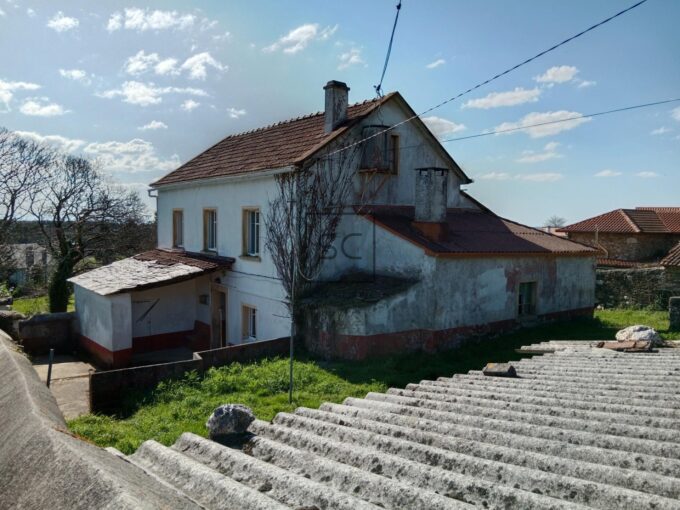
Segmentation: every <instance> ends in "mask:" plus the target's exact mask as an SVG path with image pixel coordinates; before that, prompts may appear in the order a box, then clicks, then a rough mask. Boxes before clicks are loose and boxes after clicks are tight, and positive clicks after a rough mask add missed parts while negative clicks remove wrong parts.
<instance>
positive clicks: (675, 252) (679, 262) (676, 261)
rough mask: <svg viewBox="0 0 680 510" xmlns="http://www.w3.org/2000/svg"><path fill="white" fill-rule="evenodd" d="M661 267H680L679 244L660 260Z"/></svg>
mask: <svg viewBox="0 0 680 510" xmlns="http://www.w3.org/2000/svg"><path fill="white" fill-rule="evenodd" d="M661 265H662V266H667V267H668V266H673V267H680V243H678V244H676V245H675V246H673V248H671V251H669V252H668V255H666V256H665V257H664V258H663V259H661Z"/></svg>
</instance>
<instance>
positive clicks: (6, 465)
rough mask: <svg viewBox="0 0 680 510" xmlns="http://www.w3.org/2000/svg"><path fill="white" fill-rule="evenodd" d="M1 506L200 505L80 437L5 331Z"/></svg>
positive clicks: (0, 364) (0, 380) (0, 337)
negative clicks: (71, 429) (68, 426)
mask: <svg viewBox="0 0 680 510" xmlns="http://www.w3.org/2000/svg"><path fill="white" fill-rule="evenodd" d="M0 388H1V390H0V409H2V412H0V473H2V476H0V506H1V507H3V508H31V509H43V508H44V509H50V510H51V509H54V508H83V509H85V508H87V509H93V508H95V509H96V508H126V509H127V508H129V509H135V508H149V509H151V508H198V507H197V505H196V504H195V503H193V502H192V501H191V500H190V499H188V498H187V497H186V496H184V495H183V494H181V493H179V492H177V491H175V490H173V489H172V488H170V487H168V486H166V485H163V484H161V483H160V482H159V481H158V480H156V479H155V478H153V477H151V476H149V475H147V474H146V473H145V472H144V471H142V470H141V469H139V468H137V467H135V466H133V465H131V464H129V463H128V462H125V460H123V459H121V458H119V457H116V456H114V455H111V454H110V453H109V452H107V451H105V450H103V449H101V448H99V447H97V446H94V445H92V444H90V443H86V442H85V441H82V440H80V439H77V438H76V437H74V436H72V435H71V434H70V433H69V431H68V429H67V427H66V423H65V422H64V418H63V416H62V415H61V413H60V412H59V409H58V408H57V404H56V402H55V400H54V398H53V397H52V394H51V393H50V391H49V390H48V389H47V388H46V387H45V386H44V385H43V384H42V383H41V382H40V380H39V379H38V375H37V373H36V372H35V371H34V370H33V367H31V364H30V363H29V361H28V359H26V357H25V356H23V355H22V354H21V353H20V352H18V350H17V348H16V345H15V344H14V343H13V342H12V341H11V339H10V338H9V337H8V336H7V334H5V333H4V332H3V331H0Z"/></svg>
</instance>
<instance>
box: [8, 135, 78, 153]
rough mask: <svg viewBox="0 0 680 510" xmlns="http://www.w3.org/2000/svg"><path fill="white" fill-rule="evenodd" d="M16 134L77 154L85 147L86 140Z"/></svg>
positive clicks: (58, 136)
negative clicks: (76, 152)
mask: <svg viewBox="0 0 680 510" xmlns="http://www.w3.org/2000/svg"><path fill="white" fill-rule="evenodd" d="M16 134H17V135H19V136H21V137H23V138H28V139H30V140H33V141H34V142H38V143H44V144H47V145H51V146H53V147H55V148H57V149H59V150H61V151H65V152H75V151H77V150H78V149H80V148H81V147H82V146H83V145H85V143H86V142H85V140H79V139H77V138H66V137H65V136H61V135H46V136H43V135H41V134H39V133H36V132H35V131H16Z"/></svg>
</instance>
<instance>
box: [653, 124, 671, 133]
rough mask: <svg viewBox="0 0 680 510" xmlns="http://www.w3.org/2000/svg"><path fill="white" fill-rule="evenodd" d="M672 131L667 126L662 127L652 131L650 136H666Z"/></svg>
mask: <svg viewBox="0 0 680 510" xmlns="http://www.w3.org/2000/svg"><path fill="white" fill-rule="evenodd" d="M671 131H672V129H668V128H667V127H665V126H661V127H660V128H656V129H653V130H652V131H650V132H649V134H650V135H665V134H666V133H670V132H671Z"/></svg>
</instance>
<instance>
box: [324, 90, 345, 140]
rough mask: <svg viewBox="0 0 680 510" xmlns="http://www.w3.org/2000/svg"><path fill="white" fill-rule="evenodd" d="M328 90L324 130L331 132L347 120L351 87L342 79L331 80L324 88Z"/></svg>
mask: <svg viewBox="0 0 680 510" xmlns="http://www.w3.org/2000/svg"><path fill="white" fill-rule="evenodd" d="M323 89H324V90H325V91H326V105H325V109H324V112H325V113H324V126H323V127H324V132H326V133H330V132H331V131H333V130H334V129H335V128H337V127H338V126H339V125H340V124H341V123H343V122H344V121H345V120H347V99H348V93H349V87H348V86H347V84H346V83H343V82H341V81H335V80H331V81H329V82H328V83H326V86H325V87H324V88H323Z"/></svg>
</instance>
